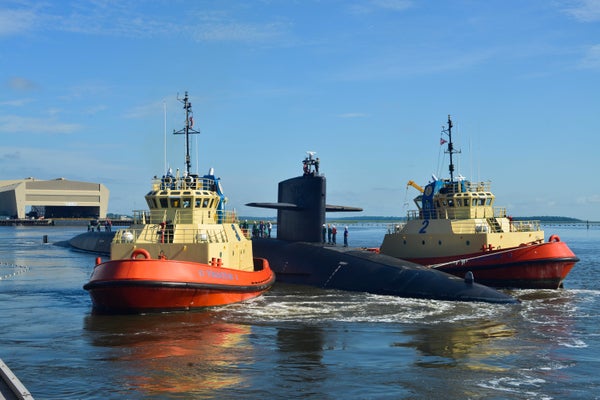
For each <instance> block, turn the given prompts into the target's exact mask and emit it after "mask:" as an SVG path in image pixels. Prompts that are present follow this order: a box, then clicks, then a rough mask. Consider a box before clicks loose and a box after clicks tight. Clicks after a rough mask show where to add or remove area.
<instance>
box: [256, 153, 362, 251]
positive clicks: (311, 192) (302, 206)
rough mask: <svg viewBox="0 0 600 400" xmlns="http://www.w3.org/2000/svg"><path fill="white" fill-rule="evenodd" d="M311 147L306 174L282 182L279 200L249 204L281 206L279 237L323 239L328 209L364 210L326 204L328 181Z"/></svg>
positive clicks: (318, 241) (299, 240) (319, 240)
mask: <svg viewBox="0 0 600 400" xmlns="http://www.w3.org/2000/svg"><path fill="white" fill-rule="evenodd" d="M314 155H315V153H314V152H312V151H309V152H308V157H306V158H305V159H304V160H303V161H302V164H303V171H304V173H303V175H302V176H298V177H295V178H290V179H287V180H285V181H282V182H279V186H278V194H277V203H248V204H246V205H247V206H249V207H260V208H273V209H276V210H277V239H281V240H287V241H291V242H317V243H321V241H322V229H323V224H325V213H326V212H327V211H338V212H340V211H341V212H347V211H354V212H356V211H362V208H359V207H348V206H334V205H328V204H326V193H327V191H326V190H327V183H326V179H325V176H324V175H321V174H319V158H316V159H314V158H313V156H314Z"/></svg>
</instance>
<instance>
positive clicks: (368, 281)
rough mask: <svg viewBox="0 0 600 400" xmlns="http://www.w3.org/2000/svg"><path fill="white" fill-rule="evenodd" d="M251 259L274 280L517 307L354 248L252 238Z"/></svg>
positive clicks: (485, 291)
mask: <svg viewBox="0 0 600 400" xmlns="http://www.w3.org/2000/svg"><path fill="white" fill-rule="evenodd" d="M252 243H253V244H252V250H253V254H254V256H255V257H262V258H266V259H267V260H269V265H270V266H271V269H272V270H273V271H274V272H275V276H276V279H277V281H278V282H285V283H291V284H298V285H309V286H316V287H320V288H324V289H337V290H346V291H354V292H367V293H373V294H381V295H392V296H399V297H408V298H417V299H432V300H451V301H471V302H472V301H478V302H487V303H517V302H518V301H517V300H515V299H514V298H512V297H510V296H508V295H506V294H504V293H501V292H498V291H497V290H494V289H491V288H489V287H487V286H483V285H480V284H478V283H469V282H467V281H465V280H464V279H460V278H457V277H455V276H453V275H449V274H446V273H444V272H441V271H436V270H433V269H431V268H427V267H424V266H420V265H418V264H413V263H410V262H407V261H403V260H400V259H397V258H394V257H390V256H385V255H382V254H378V253H374V252H371V251H367V250H362V249H357V248H344V247H330V246H324V245H322V244H318V243H311V242H290V241H284V240H279V239H265V238H255V239H253V241H252Z"/></svg>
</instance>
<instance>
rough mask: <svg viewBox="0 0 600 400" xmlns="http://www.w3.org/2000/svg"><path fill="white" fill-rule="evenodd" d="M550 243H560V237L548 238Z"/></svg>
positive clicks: (552, 236)
mask: <svg viewBox="0 0 600 400" xmlns="http://www.w3.org/2000/svg"><path fill="white" fill-rule="evenodd" d="M548 242H560V238H559V237H558V235H551V236H550V237H549V238H548Z"/></svg>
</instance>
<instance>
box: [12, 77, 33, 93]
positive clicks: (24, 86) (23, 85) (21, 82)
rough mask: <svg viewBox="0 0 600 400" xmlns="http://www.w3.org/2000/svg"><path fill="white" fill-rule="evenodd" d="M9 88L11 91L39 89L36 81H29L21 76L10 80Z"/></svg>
mask: <svg viewBox="0 0 600 400" xmlns="http://www.w3.org/2000/svg"><path fill="white" fill-rule="evenodd" d="M8 86H9V87H10V88H11V89H14V90H19V91H25V90H32V89H37V87H38V85H37V83H35V82H34V81H32V80H29V79H27V78H23V77H20V76H15V77H12V78H10V79H9V80H8Z"/></svg>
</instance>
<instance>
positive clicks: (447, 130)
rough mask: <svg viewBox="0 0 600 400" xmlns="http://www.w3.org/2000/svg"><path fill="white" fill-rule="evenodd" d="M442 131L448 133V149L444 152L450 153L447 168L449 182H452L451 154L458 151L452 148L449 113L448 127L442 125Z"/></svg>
mask: <svg viewBox="0 0 600 400" xmlns="http://www.w3.org/2000/svg"><path fill="white" fill-rule="evenodd" d="M442 132H443V133H445V134H447V135H448V150H446V153H448V154H450V165H449V166H448V170H449V171H450V182H454V164H453V162H452V154H455V153H460V151H458V150H454V144H453V143H452V119H450V114H448V129H444V128H443V127H442Z"/></svg>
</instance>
